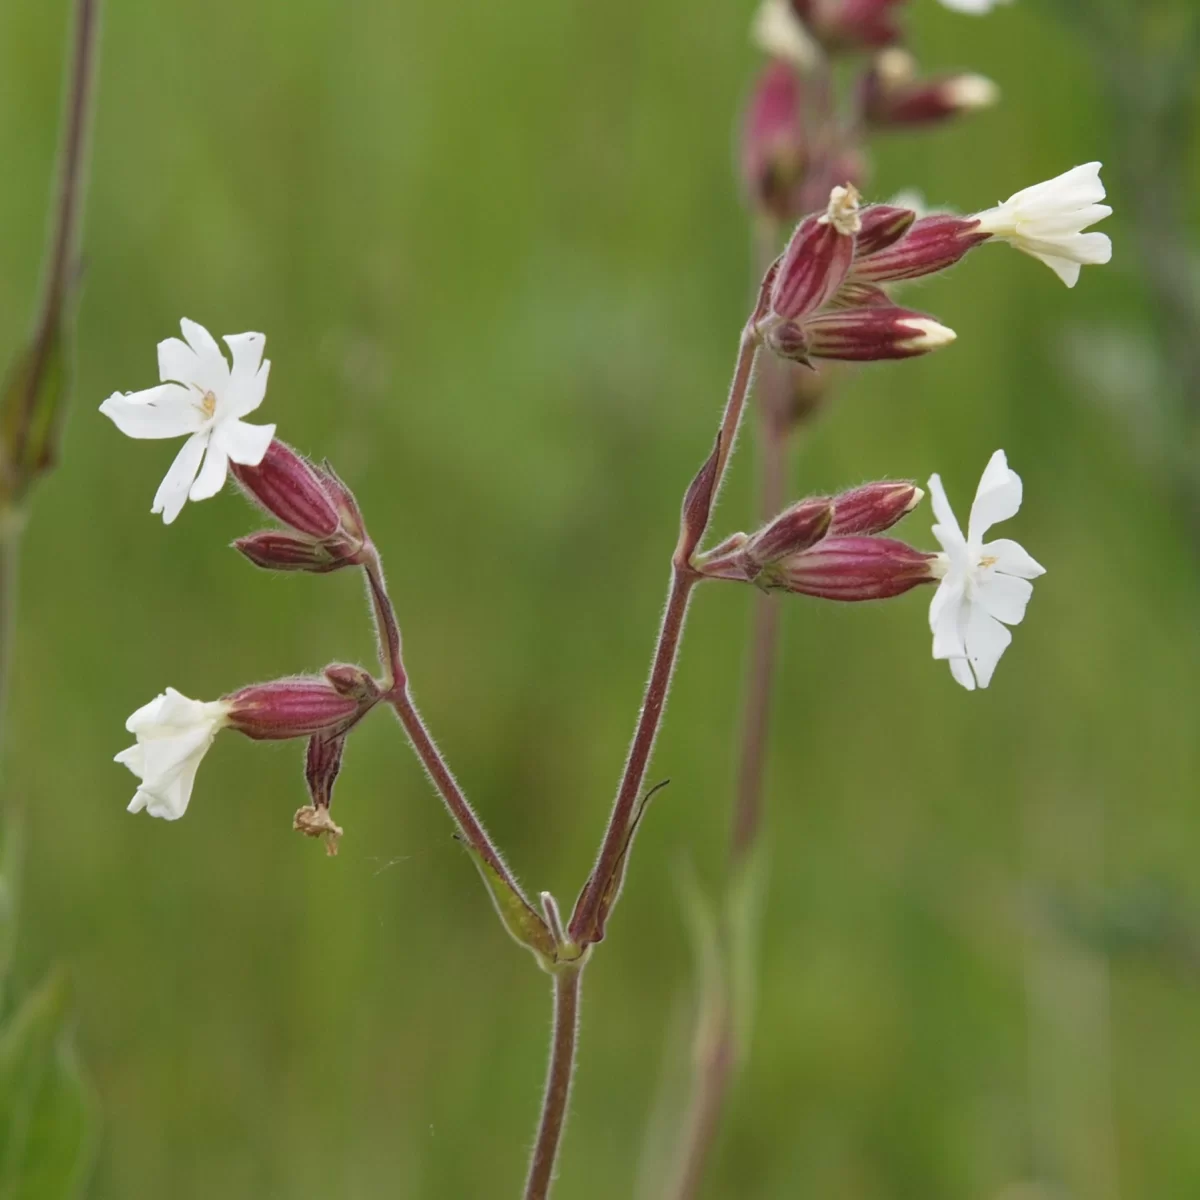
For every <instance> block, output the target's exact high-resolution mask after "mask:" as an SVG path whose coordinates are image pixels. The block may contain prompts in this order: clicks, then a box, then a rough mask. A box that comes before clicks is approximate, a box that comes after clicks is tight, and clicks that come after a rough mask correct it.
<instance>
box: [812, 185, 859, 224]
mask: <svg viewBox="0 0 1200 1200" xmlns="http://www.w3.org/2000/svg"><path fill="white" fill-rule="evenodd" d="M858 201H859V194H858V188H856V187H855V186H854V185H853V184H851V183H848V184H846V186H845V187H835V188H834V189H833V191H831V192H830V193H829V207H828V208H827V209H826V210H825V215H824V216H823V217H821V218H820V224H822V225H832V226H833V227H834V229H836V230H837V231H838V233H840V234H842V235H843V236H845V237H850V236H851V235H852V234H856V233H857V232H858V231H859V230H860V229H861V228H862V217H861V216H859V213H858Z"/></svg>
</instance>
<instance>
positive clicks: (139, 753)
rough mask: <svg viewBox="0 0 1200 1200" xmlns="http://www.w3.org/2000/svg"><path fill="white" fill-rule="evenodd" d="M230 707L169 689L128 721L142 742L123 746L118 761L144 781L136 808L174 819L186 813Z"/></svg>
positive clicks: (131, 804)
mask: <svg viewBox="0 0 1200 1200" xmlns="http://www.w3.org/2000/svg"><path fill="white" fill-rule="evenodd" d="M229 711H230V705H229V703H228V702H227V701H224V700H214V701H212V702H210V703H207V704H206V703H203V702H202V701H199V700H189V699H188V698H187V697H186V696H183V695H181V694H180V693H179V692H177V691H176V690H175V689H174V688H167V690H166V691H165V692H164V693H162V695H159V696H156V697H155V698H154V699H153V700H151V701H150V703H149V704H146V705H143V706H142V707H141V708H139V709H138V710H137V712H135V713H134V714H133V716H131V717H130V718H129V720H128V721H126V722H125V728H126V729H128V730H129V732H130V733H132V734H133V735H134V736H135V737H136V738H137V744H136V745H134V746H130V747H129V749H128V750H122V751H121V753H120V754H118V755H117V756H116V761H117V762H119V763H124V764H125V766H127V767H128V768H129V769H130V770H131V771H132V772H133V773H134V774H135V775H136V776H137V777H138V778H139V779H140V780H141V783H140V784H139V785H138V789H137V793H136V794H135V795H134V797H133V799H132V800H131V801H130V802H129V811H130V812H141V811H142V810H143V809H145V810H146V811H147V812H148V813H149V814H150V815H151V816H152V817H163V818H165V819H166V820H168V821H174V820H176V819H178V818H179V817H182V816H183V814H184V813H185V812H186V811H187V806H188V800H189V799H191V795H192V785H193V783H194V782H195V780H196V770H197V768H198V767H199V766H200V760H201V759H202V758H203V757H204V755H205V753H206V752H207V751H208V748H209V746H211V745H212V743H213V739H214V738H215V737H216V736H217V733H218V732H219V731H220V730H221V729H222V728H223V727H224V726H225V725H227V724H228V723H229Z"/></svg>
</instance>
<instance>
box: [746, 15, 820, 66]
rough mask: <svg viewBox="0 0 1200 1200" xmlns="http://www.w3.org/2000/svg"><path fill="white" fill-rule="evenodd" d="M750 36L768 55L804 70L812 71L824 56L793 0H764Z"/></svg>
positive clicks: (751, 28)
mask: <svg viewBox="0 0 1200 1200" xmlns="http://www.w3.org/2000/svg"><path fill="white" fill-rule="evenodd" d="M750 38H751V41H753V42H754V44H755V45H756V46H757V47H758V48H759V49H760V50H762V51H763V52H764V53H765V54H769V55H770V56H771V57H772V58H780V59H783V61H784V62H789V63H791V64H792V65H793V66H794V67H797V68H798V69H799V70H800V71H802V72H808V71H810V70H811V69H812V68H813V67H814V66H816V65H817V63H818V62H819V61H820V59H821V51H820V50H819V49H818V47H817V44H816V43H815V42H814V41H813V39H812V37H811V36H810V35H809V32H808V30H807V29H805V28H804V25H803V24H802V23H801V21H800V18H799V17H798V16H796V13H795V10H794V9H793V8H792V5H791V3H790V0H763V2H762V4H760V5H759V8H758V12H757V13H755V14H754V22H753V24H752V25H751V26H750Z"/></svg>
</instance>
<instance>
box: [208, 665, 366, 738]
mask: <svg viewBox="0 0 1200 1200" xmlns="http://www.w3.org/2000/svg"><path fill="white" fill-rule="evenodd" d="M328 672H332V673H333V674H332V676H331V675H330V674H329V673H328ZM351 681H352V682H351ZM378 698H379V689H378V687H377V686H376V685H375V681H374V680H373V679H371V677H370V675H369V674H368V673H367V672H366V671H364V670H362V668H361V667H352V666H348V665H345V666H344V665H341V664H338V665H337V666H334V667H330V668H327V674H326V675H298V676H294V677H292V678H290V679H277V680H275V681H274V682H272V683H260V684H255V685H253V686H251V687H246V688H242V689H241V690H240V691H237V692H234V693H233V694H232V695H229V696H226V697H224V703H225V704H226V705H227V706H228V708H229V726H230V728H232V729H236V730H238V731H239V732H241V733H244V734H245V735H246V736H247V737H250V738H254V739H255V740H257V741H279V740H282V739H284V738H296V737H311V736H312V735H313V734H333V733H344V732H345V731H346V730H347V729H349V728H350V726H351V725H353V724H354V723H355V722H356V721H357V720H358V719H359V718H360V717H362V716H363V715H364V714H365V713H366V712H368V711H369V710H370V708H371V707H372V706H373V705H374V704H375V702H376V700H378Z"/></svg>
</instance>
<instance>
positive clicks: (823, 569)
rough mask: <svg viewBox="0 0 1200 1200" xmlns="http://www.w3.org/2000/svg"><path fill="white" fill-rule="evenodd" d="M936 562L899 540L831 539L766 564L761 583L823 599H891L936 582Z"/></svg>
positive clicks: (769, 588) (768, 586)
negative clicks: (779, 560) (919, 586)
mask: <svg viewBox="0 0 1200 1200" xmlns="http://www.w3.org/2000/svg"><path fill="white" fill-rule="evenodd" d="M936 561H937V555H936V554H926V553H924V552H923V551H920V550H914V549H913V548H912V547H911V546H909V545H906V544H905V543H904V542H898V541H896V540H894V539H893V538H880V537H827V538H824V539H823V540H822V541H820V542H818V543H817V544H816V545H815V546H813V547H812V548H811V549H809V550H805V551H803V552H802V553H800V554H795V555H792V556H791V557H789V558H785V559H783V560H782V561H781V562H778V563H775V564H774V565H772V566H770V567H767V568H765V569H764V570H763V572H762V574H761V575H759V577H758V578H757V579H756V580H755V583H757V584H758V586H759V587H761V588H763V589H764V590H783V591H788V592H797V593H800V594H801V595H805V596H819V597H820V598H821V599H823V600H847V601H850V600H886V599H888V598H889V597H891V596H899V595H902V594H903V593H904V592H907V591H909V590H910V589H911V588H914V587H916V586H917V585H918V584H921V583H932V582H933V581H934V580H935V578H936V577H935V575H934V569H933V564H934V563H935V562H936Z"/></svg>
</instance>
